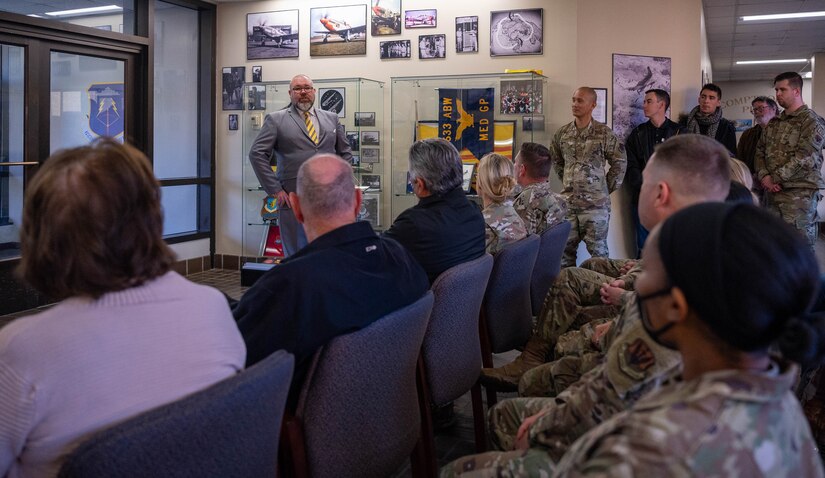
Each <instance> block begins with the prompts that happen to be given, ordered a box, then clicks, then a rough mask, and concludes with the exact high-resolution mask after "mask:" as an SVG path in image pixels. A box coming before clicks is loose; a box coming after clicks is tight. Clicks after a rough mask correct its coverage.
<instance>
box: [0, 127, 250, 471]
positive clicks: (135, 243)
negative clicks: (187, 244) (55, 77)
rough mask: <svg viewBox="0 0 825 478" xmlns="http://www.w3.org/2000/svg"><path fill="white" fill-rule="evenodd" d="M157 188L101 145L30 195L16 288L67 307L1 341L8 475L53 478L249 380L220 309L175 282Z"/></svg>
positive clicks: (60, 161)
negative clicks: (160, 413)
mask: <svg viewBox="0 0 825 478" xmlns="http://www.w3.org/2000/svg"><path fill="white" fill-rule="evenodd" d="M162 228H163V214H162V211H161V205H160V186H159V184H158V182H157V180H156V179H155V178H154V176H153V174H152V169H151V164H150V163H149V160H148V159H147V158H146V156H144V155H143V154H142V153H141V152H140V151H138V150H137V149H135V148H133V147H130V146H127V145H121V144H120V143H118V142H116V141H114V140H110V139H106V140H99V141H96V142H95V143H94V144H92V145H91V146H84V147H80V148H75V149H70V150H64V151H61V152H58V153H56V154H54V155H53V156H52V157H50V158H49V159H48V160H47V161H46V162H45V164H44V165H43V167H41V168H40V171H39V172H38V173H37V175H36V176H35V177H34V178H33V180H32V181H31V183H30V184H29V186H28V188H27V191H26V198H25V204H24V210H23V221H22V227H21V249H22V259H21V263H20V270H19V272H20V275H21V277H22V278H23V279H24V280H25V281H26V282H28V283H29V284H30V285H32V286H33V287H35V288H36V289H37V290H39V291H40V292H42V293H43V294H45V295H47V296H49V297H51V298H53V299H56V300H61V302H60V303H59V304H57V305H55V306H53V307H51V308H49V309H48V310H46V311H45V312H42V313H39V314H37V315H32V316H28V317H24V318H21V319H17V320H16V321H14V322H12V323H10V324H9V325H7V326H5V327H4V328H2V329H0V397H1V398H0V476H9V477H46V476H54V475H56V474H57V471H58V470H59V468H60V465H61V463H62V460H63V459H64V458H65V456H66V455H67V454H68V453H70V452H71V451H72V450H73V449H74V448H75V447H76V446H77V445H79V444H80V443H81V442H82V441H83V440H84V439H86V438H88V437H89V436H90V435H91V434H93V433H94V432H96V431H98V430H100V429H102V428H105V427H107V426H109V425H112V424H114V423H116V422H120V421H123V420H125V419H127V418H129V417H132V416H134V415H137V414H139V413H141V412H144V411H147V410H149V409H151V408H155V407H157V406H160V405H163V404H166V403H169V402H172V401H175V400H178V399H180V398H182V397H184V396H186V395H188V394H191V393H192V392H195V391H198V390H201V389H203V388H206V387H208V386H209V385H211V384H213V383H216V382H218V381H220V380H222V379H224V378H227V377H229V376H231V375H233V374H235V373H237V372H238V371H239V370H241V369H242V368H243V364H244V360H245V355H246V350H245V348H244V343H243V340H242V339H241V336H240V333H239V332H238V329H237V327H236V325H235V322H234V320H233V319H232V315H231V313H230V310H229V307H228V306H227V303H226V300H225V298H224V296H223V295H222V294H221V293H220V292H218V291H216V290H214V289H211V288H209V287H204V286H200V285H196V284H193V283H191V282H189V281H187V280H186V279H184V278H183V277H181V276H180V275H178V274H177V273H175V272H173V271H171V266H172V263H173V260H174V255H173V253H172V251H171V250H170V249H169V247H168V246H167V245H166V244H165V243H164V241H163V238H162Z"/></svg>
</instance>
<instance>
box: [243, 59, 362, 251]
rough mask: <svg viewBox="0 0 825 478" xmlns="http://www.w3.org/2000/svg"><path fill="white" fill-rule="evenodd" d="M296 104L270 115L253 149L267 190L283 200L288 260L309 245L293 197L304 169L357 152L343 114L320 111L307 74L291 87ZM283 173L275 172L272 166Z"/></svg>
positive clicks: (281, 219)
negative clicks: (316, 158) (316, 159)
mask: <svg viewBox="0 0 825 478" xmlns="http://www.w3.org/2000/svg"><path fill="white" fill-rule="evenodd" d="M289 99H290V102H291V103H290V105H289V107H287V108H284V109H282V110H278V111H275V112H274V113H269V114H268V115H266V119H264V124H263V126H262V127H261V131H260V132H259V133H258V136H257V137H256V138H255V142H253V143H252V147H251V148H250V150H249V162H250V163H251V164H252V169H253V170H254V171H255V175H256V176H257V177H258V182H260V183H261V186H262V187H263V188H264V191H266V193H267V194H268V195H269V196H270V197H273V198H277V199H278V208H279V216H278V224H279V225H280V226H281V240H282V241H283V245H284V255H285V256H287V257H288V256H291V255H292V254H295V253H296V252H298V250H299V249H301V248H302V247H304V246H305V245H306V243H307V238H306V237H305V236H304V231H303V229H301V225H300V224H299V223H298V221H297V220H296V219H295V215H294V214H293V209H292V204H291V202H290V199H289V197H290V196H289V193H291V192H295V177H296V175H297V173H298V168H299V167H301V164H303V163H304V161H306V160H307V159H309V158H310V157H312V156H313V155H316V154H319V153H335V154H338V155H340V156H341V157H342V158H343V159H344V160H347V161H349V160H350V159H351V158H352V150H351V148H350V144H349V141H347V138H346V134H345V132H344V128H343V127H342V126H341V125H340V124H338V115H337V114H335V113H332V112H329V111H323V110H320V109H317V108H315V107H314V106H313V105H314V104H315V86H314V85H313V84H312V79H310V78H309V77H308V76H306V75H296V76H295V77H294V78H292V81H291V82H290V83H289ZM273 159H274V161H275V163H276V164H277V172H273V171H272V161H273Z"/></svg>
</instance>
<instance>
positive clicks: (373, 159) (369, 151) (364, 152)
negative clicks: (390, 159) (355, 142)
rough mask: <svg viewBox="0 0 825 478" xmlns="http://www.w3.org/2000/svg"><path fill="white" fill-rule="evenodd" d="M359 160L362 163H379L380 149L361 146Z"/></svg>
mask: <svg viewBox="0 0 825 478" xmlns="http://www.w3.org/2000/svg"><path fill="white" fill-rule="evenodd" d="M361 162H362V163H379V162H381V150H380V149H378V148H361Z"/></svg>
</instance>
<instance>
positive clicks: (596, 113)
mask: <svg viewBox="0 0 825 478" xmlns="http://www.w3.org/2000/svg"><path fill="white" fill-rule="evenodd" d="M593 89H594V90H596V109H594V110H593V119H594V120H596V121H598V122H599V123H604V124H607V88H593Z"/></svg>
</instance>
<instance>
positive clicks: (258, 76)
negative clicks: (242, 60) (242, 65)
mask: <svg viewBox="0 0 825 478" xmlns="http://www.w3.org/2000/svg"><path fill="white" fill-rule="evenodd" d="M262 81H264V67H262V66H253V67H252V83H260V82H262Z"/></svg>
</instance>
